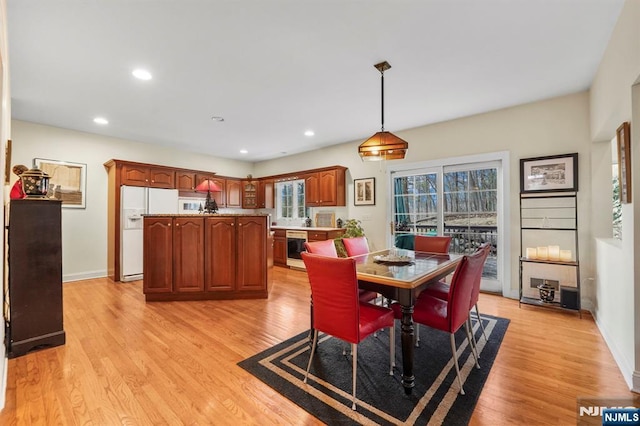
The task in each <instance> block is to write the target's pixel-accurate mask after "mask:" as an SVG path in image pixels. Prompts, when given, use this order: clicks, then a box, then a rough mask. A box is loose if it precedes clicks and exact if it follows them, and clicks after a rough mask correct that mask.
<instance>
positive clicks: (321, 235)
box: [307, 231, 327, 241]
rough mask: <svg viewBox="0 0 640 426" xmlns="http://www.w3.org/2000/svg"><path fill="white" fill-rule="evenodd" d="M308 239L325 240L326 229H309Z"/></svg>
mask: <svg viewBox="0 0 640 426" xmlns="http://www.w3.org/2000/svg"><path fill="white" fill-rule="evenodd" d="M307 239H308V240H309V241H324V240H326V239H327V232H326V231H309V232H307Z"/></svg>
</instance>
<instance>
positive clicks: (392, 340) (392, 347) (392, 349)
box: [389, 323, 396, 376]
mask: <svg viewBox="0 0 640 426" xmlns="http://www.w3.org/2000/svg"><path fill="white" fill-rule="evenodd" d="M394 326H395V323H394V325H392V326H391V327H390V328H391V329H390V330H389V357H390V358H391V361H390V363H389V364H390V367H389V375H390V376H393V367H395V366H396V328H395V327H394Z"/></svg>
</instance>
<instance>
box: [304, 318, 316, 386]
mask: <svg viewBox="0 0 640 426" xmlns="http://www.w3.org/2000/svg"><path fill="white" fill-rule="evenodd" d="M317 344H318V330H317V329H316V330H313V343H312V344H311V354H309V364H307V372H306V373H305V375H304V382H305V383H307V377H309V370H310V369H311V361H313V355H314V353H315V352H316V345H317Z"/></svg>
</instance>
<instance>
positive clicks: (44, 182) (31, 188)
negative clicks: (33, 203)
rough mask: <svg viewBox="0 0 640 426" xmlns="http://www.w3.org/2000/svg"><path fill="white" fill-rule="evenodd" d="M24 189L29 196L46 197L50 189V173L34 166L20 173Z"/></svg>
mask: <svg viewBox="0 0 640 426" xmlns="http://www.w3.org/2000/svg"><path fill="white" fill-rule="evenodd" d="M20 179H22V190H23V191H24V193H25V195H26V196H27V198H42V197H46V195H47V192H48V191H49V175H48V174H46V173H45V172H43V171H42V170H40V169H38V168H36V167H34V168H33V169H30V170H27V171H26V172H23V173H22V174H21V175H20Z"/></svg>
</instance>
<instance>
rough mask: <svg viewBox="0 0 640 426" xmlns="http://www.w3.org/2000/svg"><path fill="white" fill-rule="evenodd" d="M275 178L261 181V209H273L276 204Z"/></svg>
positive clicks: (259, 196) (259, 200)
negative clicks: (274, 198)
mask: <svg viewBox="0 0 640 426" xmlns="http://www.w3.org/2000/svg"><path fill="white" fill-rule="evenodd" d="M273 185H274V182H273V179H266V180H261V181H260V186H259V190H258V207H259V208H261V209H272V208H273V207H274V205H275V203H274V202H273V196H274V192H273Z"/></svg>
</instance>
